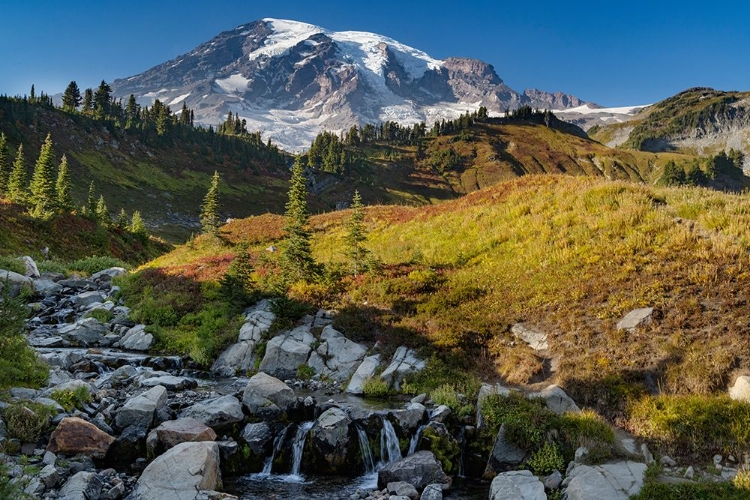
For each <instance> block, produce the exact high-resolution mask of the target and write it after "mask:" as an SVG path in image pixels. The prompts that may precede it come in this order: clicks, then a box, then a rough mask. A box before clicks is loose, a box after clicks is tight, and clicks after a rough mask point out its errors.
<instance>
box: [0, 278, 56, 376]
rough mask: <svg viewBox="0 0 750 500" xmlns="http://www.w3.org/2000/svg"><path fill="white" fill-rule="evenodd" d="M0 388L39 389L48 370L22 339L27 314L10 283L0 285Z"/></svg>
mask: <svg viewBox="0 0 750 500" xmlns="http://www.w3.org/2000/svg"><path fill="white" fill-rule="evenodd" d="M0 287H2V291H1V292H0V389H4V388H8V387H14V386H25V387H34V388H36V387H39V386H41V385H42V384H44V382H45V381H46V380H47V375H48V371H49V368H48V367H47V364H46V363H44V362H43V361H41V360H39V359H38V358H37V356H36V352H35V351H34V349H33V348H31V347H30V346H29V345H28V344H27V343H26V338H25V337H24V336H23V332H24V326H23V324H24V320H25V319H26V316H27V315H28V310H27V309H26V306H25V303H24V295H23V294H22V295H19V296H16V297H13V296H12V295H11V293H10V291H11V285H10V283H2V284H0Z"/></svg>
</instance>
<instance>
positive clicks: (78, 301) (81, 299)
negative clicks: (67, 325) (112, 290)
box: [73, 290, 107, 308]
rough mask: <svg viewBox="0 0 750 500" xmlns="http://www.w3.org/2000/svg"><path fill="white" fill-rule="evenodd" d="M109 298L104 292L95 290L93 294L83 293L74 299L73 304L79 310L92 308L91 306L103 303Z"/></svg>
mask: <svg viewBox="0 0 750 500" xmlns="http://www.w3.org/2000/svg"><path fill="white" fill-rule="evenodd" d="M106 298H107V296H106V295H104V294H103V293H102V292H100V291H98V290H95V291H93V292H83V293H79V294H78V295H75V296H74V297H73V303H74V304H75V305H76V306H78V307H79V308H84V307H86V306H90V305H91V304H95V303H97V302H98V303H101V302H104V300H105V299H106Z"/></svg>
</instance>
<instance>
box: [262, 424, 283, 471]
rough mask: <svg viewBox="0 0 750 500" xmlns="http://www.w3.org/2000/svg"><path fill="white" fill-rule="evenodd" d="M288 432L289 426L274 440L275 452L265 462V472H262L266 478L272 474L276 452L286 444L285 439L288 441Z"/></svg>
mask: <svg viewBox="0 0 750 500" xmlns="http://www.w3.org/2000/svg"><path fill="white" fill-rule="evenodd" d="M288 430H289V426H286V427H284V430H283V431H281V432H280V433H279V435H278V436H276V439H274V440H273V451H271V456H270V457H267V458H266V460H265V461H264V462H263V471H262V472H261V474H264V475H266V476H267V475H269V474H271V469H272V468H273V459H274V458H276V452H278V451H279V450H280V449H281V447H282V445H283V444H284V439H286V432H287V431H288Z"/></svg>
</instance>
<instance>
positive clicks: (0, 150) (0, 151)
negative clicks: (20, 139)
mask: <svg viewBox="0 0 750 500" xmlns="http://www.w3.org/2000/svg"><path fill="white" fill-rule="evenodd" d="M9 174H10V168H8V144H7V142H6V140H5V134H2V133H0V196H5V192H6V191H7V189H8V175H9Z"/></svg>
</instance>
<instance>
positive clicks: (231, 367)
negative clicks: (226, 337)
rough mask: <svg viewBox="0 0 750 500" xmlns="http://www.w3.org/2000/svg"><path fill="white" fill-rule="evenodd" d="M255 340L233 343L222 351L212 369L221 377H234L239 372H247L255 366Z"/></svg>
mask: <svg viewBox="0 0 750 500" xmlns="http://www.w3.org/2000/svg"><path fill="white" fill-rule="evenodd" d="M255 345H256V344H255V342H253V341H240V342H237V343H236V344H232V345H231V346H229V347H227V348H226V349H225V350H224V352H222V353H221V354H220V355H219V357H218V358H216V361H214V363H213V365H211V371H212V372H214V373H216V374H217V375H219V376H221V377H234V376H236V375H237V373H246V372H247V371H249V370H251V369H252V368H254V367H255Z"/></svg>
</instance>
